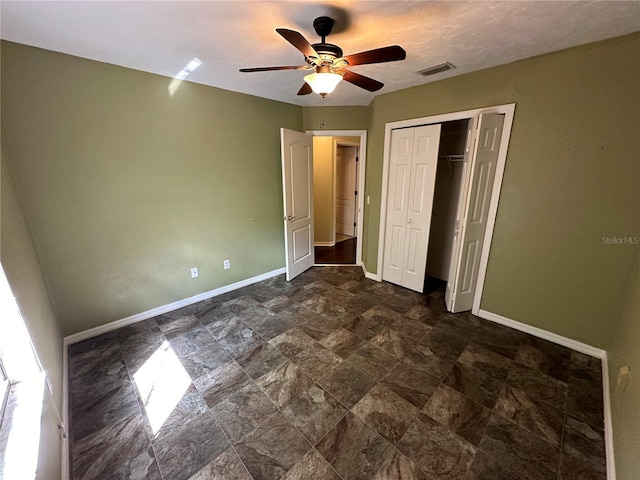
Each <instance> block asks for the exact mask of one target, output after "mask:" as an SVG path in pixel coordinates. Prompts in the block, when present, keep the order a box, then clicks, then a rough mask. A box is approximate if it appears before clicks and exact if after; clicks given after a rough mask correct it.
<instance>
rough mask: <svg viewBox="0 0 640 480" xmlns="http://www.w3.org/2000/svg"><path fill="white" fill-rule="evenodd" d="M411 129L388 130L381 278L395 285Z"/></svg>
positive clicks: (402, 236)
mask: <svg viewBox="0 0 640 480" xmlns="http://www.w3.org/2000/svg"><path fill="white" fill-rule="evenodd" d="M413 133H414V132H413V129H405V130H394V131H393V132H392V134H391V159H390V164H389V191H388V194H387V218H386V226H385V246H384V248H385V255H384V265H383V269H382V278H383V280H387V281H389V282H392V283H395V284H398V285H401V284H402V270H403V266H404V261H405V237H406V226H407V213H408V205H409V190H410V181H411V157H412V154H413Z"/></svg>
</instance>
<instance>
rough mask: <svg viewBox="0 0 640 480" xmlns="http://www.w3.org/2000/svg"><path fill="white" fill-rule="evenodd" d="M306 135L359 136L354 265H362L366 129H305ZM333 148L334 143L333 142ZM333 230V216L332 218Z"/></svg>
mask: <svg viewBox="0 0 640 480" xmlns="http://www.w3.org/2000/svg"><path fill="white" fill-rule="evenodd" d="M306 133H307V134H308V135H312V136H314V137H360V144H359V145H358V146H359V150H358V163H359V165H358V198H357V202H358V212H357V213H358V219H357V220H356V223H357V232H356V265H358V266H362V233H363V223H364V221H363V220H364V195H361V194H360V192H364V191H365V170H366V165H367V163H366V162H367V131H366V130H307V131H306ZM334 148H335V144H334ZM333 223H334V226H333V228H334V230H335V218H334V221H333Z"/></svg>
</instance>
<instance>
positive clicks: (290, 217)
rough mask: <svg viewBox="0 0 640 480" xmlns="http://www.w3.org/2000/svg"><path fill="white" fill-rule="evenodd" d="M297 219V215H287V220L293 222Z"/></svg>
mask: <svg viewBox="0 0 640 480" xmlns="http://www.w3.org/2000/svg"><path fill="white" fill-rule="evenodd" d="M295 219H296V217H292V216H291V215H287V220H289V221H290V222H293V221H294V220H295Z"/></svg>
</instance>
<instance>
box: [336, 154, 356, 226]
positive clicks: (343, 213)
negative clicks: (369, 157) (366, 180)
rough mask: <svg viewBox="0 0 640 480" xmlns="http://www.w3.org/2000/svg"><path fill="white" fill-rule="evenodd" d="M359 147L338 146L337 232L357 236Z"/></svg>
mask: <svg viewBox="0 0 640 480" xmlns="http://www.w3.org/2000/svg"><path fill="white" fill-rule="evenodd" d="M357 152H358V147H345V146H338V148H336V233H341V234H343V235H348V236H350V237H355V236H356V221H355V219H356V190H357V185H356V183H357V176H356V164H357V161H356V158H357V155H358V153H357Z"/></svg>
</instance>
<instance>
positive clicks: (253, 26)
mask: <svg viewBox="0 0 640 480" xmlns="http://www.w3.org/2000/svg"><path fill="white" fill-rule="evenodd" d="M0 15H1V20H0V21H1V23H0V27H1V30H0V34H1V37H2V38H3V39H6V40H10V41H13V42H18V43H23V44H26V45H33V46H36V47H41V48H45V49H49V50H54V51H58V52H64V53H68V54H71V55H76V56H79V57H84V58H89V59H93V60H98V61H101V62H107V63H112V64H115V65H121V66H125V67H129V68H134V69H138V70H143V71H147V72H152V73H157V74H160V75H165V76H167V77H172V76H174V75H176V74H177V73H178V72H179V71H180V69H181V68H182V67H184V66H185V65H186V64H187V63H188V62H189V61H190V60H191V59H192V58H193V57H197V58H199V59H200V60H201V61H202V62H203V64H202V66H201V67H200V68H199V69H198V70H197V71H196V72H194V73H193V74H192V75H191V77H189V80H190V81H194V82H197V83H202V84H206V85H212V86H215V87H220V88H224V89H228V90H233V91H237V92H243V93H248V94H252V95H257V96H260V97H265V98H270V99H274V100H280V101H283V102H288V103H294V104H298V105H305V106H315V105H368V104H369V103H370V102H371V100H372V99H373V97H374V96H375V95H376V94H380V93H387V92H392V91H395V90H400V89H403V88H408V87H412V86H416V85H420V84H424V83H427V82H430V81H436V80H441V79H443V78H447V77H451V76H455V75H460V74H463V73H467V72H471V71H476V70H481V69H484V68H487V67H491V66H495V65H501V64H505V63H509V62H513V61H515V60H519V59H522V58H527V57H531V56H534V55H540V54H543V53H548V52H552V51H556V50H560V49H563V48H567V47H571V46H575V45H580V44H584V43H588V42H592V41H597V40H602V39H605V38H611V37H616V36H620V35H624V34H626V33H631V32H634V31H638V30H640V2H638V1H584V0H581V1H515V0H513V1H478V0H476V1H470V2H464V1H421V2H414V1H391V2H388V1H331V2H324V3H321V2H312V1H198V2H189V1H178V2H175V1H136V2H131V1H74V2H68V1H63V2H60V1H39V2H34V1H17V2H16V1H5V0H2V2H1V3H0ZM320 15H329V16H331V17H333V18H334V19H336V26H335V27H334V33H333V34H332V35H330V36H329V37H328V38H327V41H328V42H330V43H335V44H337V45H340V46H341V47H342V49H343V50H344V53H345V55H347V54H351V53H357V52H361V51H364V50H369V49H373V48H378V47H383V46H387V45H393V44H398V45H401V46H402V47H403V48H404V49H405V50H406V51H407V59H406V60H404V61H401V62H393V63H383V64H377V65H362V66H356V67H353V71H355V72H357V73H360V74H363V75H367V76H370V77H373V78H375V79H377V80H379V81H381V82H383V83H384V84H385V86H384V87H383V89H382V90H380V91H379V92H376V93H369V92H366V91H365V90H362V89H360V88H357V87H355V86H353V85H351V84H348V83H347V82H341V84H340V85H339V86H338V88H337V89H336V91H335V92H334V93H332V94H331V95H328V96H327V97H326V99H324V100H323V99H322V98H321V97H319V96H318V95H315V94H312V95H306V96H297V95H296V93H297V91H298V89H299V88H300V86H301V85H302V83H303V80H302V77H303V76H304V74H305V73H306V72H302V71H279V72H265V73H240V72H238V69H239V68H242V67H261V66H272V65H297V64H302V63H304V58H303V56H302V54H301V53H299V52H298V51H297V50H296V49H295V48H294V47H292V46H291V45H290V44H289V43H287V42H286V41H285V40H284V39H283V38H282V37H280V35H278V34H277V33H276V32H275V29H276V28H278V27H284V28H290V29H293V30H297V31H299V32H300V33H302V34H303V35H304V36H305V37H306V38H307V40H309V42H310V43H316V42H318V41H319V38H318V37H317V36H316V34H315V32H314V30H313V27H312V22H313V19H314V18H316V17H318V16H320ZM446 61H449V62H451V63H453V64H454V65H456V66H457V68H456V69H455V70H453V71H450V72H445V73H440V74H437V75H434V76H432V77H428V78H426V77H423V76H421V75H419V74H417V73H416V72H417V71H418V70H422V69H424V68H426V67H428V66H431V65H436V64H439V63H443V62H446ZM168 81H169V80H168Z"/></svg>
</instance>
